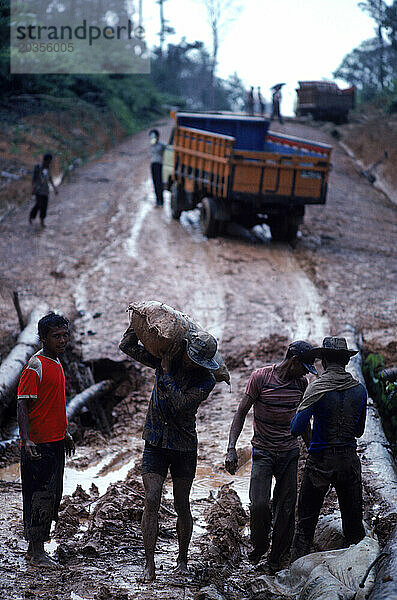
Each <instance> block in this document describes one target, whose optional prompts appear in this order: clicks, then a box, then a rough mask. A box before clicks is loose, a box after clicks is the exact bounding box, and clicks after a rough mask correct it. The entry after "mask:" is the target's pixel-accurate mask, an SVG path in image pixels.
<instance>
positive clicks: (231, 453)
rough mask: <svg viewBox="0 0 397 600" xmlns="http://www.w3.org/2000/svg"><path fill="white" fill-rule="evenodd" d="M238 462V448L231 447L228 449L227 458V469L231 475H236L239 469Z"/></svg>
mask: <svg viewBox="0 0 397 600" xmlns="http://www.w3.org/2000/svg"><path fill="white" fill-rule="evenodd" d="M237 463H238V458H237V452H236V449H235V448H230V449H229V450H228V451H227V454H226V458H225V469H226V471H227V472H228V473H230V475H234V474H235V472H236V471H237Z"/></svg>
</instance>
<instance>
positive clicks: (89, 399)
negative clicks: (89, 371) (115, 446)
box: [66, 379, 117, 433]
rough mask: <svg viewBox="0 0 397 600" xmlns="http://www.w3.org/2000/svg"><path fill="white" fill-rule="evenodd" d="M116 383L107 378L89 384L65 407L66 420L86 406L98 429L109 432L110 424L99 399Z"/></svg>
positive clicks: (110, 390)
mask: <svg viewBox="0 0 397 600" xmlns="http://www.w3.org/2000/svg"><path fill="white" fill-rule="evenodd" d="M116 385H117V384H116V383H115V382H114V381H112V380H110V379H107V380H105V381H100V382H99V383H95V384H94V385H91V386H90V387H89V388H87V389H85V390H84V391H83V392H81V393H80V394H77V396H74V398H72V399H71V400H70V402H69V404H68V405H67V407H66V414H67V417H68V421H71V420H72V419H73V418H74V417H75V416H76V415H78V414H79V413H80V412H81V410H82V409H83V408H84V407H87V408H88V410H89V411H90V413H91V414H92V417H93V419H94V421H95V423H96V426H97V427H98V429H100V430H101V431H102V432H103V433H110V424H109V421H108V418H107V417H106V412H105V408H104V406H103V404H102V402H101V399H102V398H103V397H104V396H106V395H108V394H109V393H111V392H112V391H113V390H114V389H115V387H116Z"/></svg>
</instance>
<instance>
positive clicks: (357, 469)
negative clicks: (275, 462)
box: [291, 447, 365, 560]
mask: <svg viewBox="0 0 397 600" xmlns="http://www.w3.org/2000/svg"><path fill="white" fill-rule="evenodd" d="M330 485H332V486H333V487H334V488H335V491H336V494H337V496H338V501H339V508H340V512H341V515H342V528H343V534H344V536H345V538H346V542H347V543H348V544H349V545H350V544H357V543H358V542H359V541H360V540H362V539H363V537H364V536H365V531H364V527H363V522H362V516H363V509H362V485H361V464H360V459H359V458H358V456H357V453H356V450H355V448H353V447H344V448H335V447H333V448H328V449H326V450H322V451H320V452H317V453H316V454H314V453H313V454H310V455H309V457H308V459H307V462H306V467H305V470H304V473H303V480H302V485H301V489H300V493H299V501H298V525H297V530H296V534H295V539H294V543H293V548H292V556H291V560H296V559H297V558H299V557H300V556H304V555H306V554H309V552H310V550H311V545H312V543H313V538H314V532H315V529H316V525H317V521H318V516H319V514H320V510H321V507H322V505H323V502H324V496H325V494H326V493H327V491H328V489H329V486H330Z"/></svg>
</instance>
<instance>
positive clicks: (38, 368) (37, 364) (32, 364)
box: [25, 354, 43, 381]
mask: <svg viewBox="0 0 397 600" xmlns="http://www.w3.org/2000/svg"><path fill="white" fill-rule="evenodd" d="M25 369H26V371H28V370H30V371H34V372H35V373H36V375H37V376H38V378H39V379H40V381H41V380H42V379H43V364H42V362H41V360H40V358H39V356H38V355H37V354H34V355H33V356H32V357H31V358H30V359H29V361H28V363H27V365H26V367H25Z"/></svg>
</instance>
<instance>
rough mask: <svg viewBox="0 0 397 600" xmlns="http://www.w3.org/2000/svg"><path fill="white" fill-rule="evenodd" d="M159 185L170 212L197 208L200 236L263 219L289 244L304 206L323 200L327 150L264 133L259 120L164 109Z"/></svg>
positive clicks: (175, 213) (275, 235)
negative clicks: (169, 124) (166, 131)
mask: <svg viewBox="0 0 397 600" xmlns="http://www.w3.org/2000/svg"><path fill="white" fill-rule="evenodd" d="M171 114H172V116H173V118H174V120H175V127H174V129H173V131H172V134H171V138H170V141H169V144H168V146H167V148H166V150H165V152H164V157H163V172H162V178H163V186H164V188H165V189H168V190H169V191H171V212H172V216H173V218H174V219H179V217H180V216H181V213H182V211H187V210H192V209H194V208H196V207H199V208H200V223H201V229H202V232H203V233H204V235H206V236H207V237H215V236H217V235H218V234H219V232H220V230H221V227H222V224H224V223H226V222H230V221H234V222H237V223H240V224H241V225H243V226H245V227H247V228H250V227H253V226H254V225H257V224H260V223H267V224H268V225H269V227H270V231H271V234H272V237H273V239H274V240H276V241H293V240H294V239H295V237H296V234H297V231H298V228H299V225H300V224H301V223H302V221H303V216H304V211H305V205H306V204H325V201H326V196H327V186H328V174H329V170H330V158H331V151H332V147H331V146H327V145H326V144H319V143H317V142H311V141H309V140H303V139H298V138H295V137H292V136H286V135H282V134H279V133H274V132H271V131H268V126H269V122H268V121H266V120H265V119H264V118H262V117H248V116H245V115H237V114H230V113H226V114H225V113H223V114H213V113H187V112H176V113H171Z"/></svg>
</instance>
